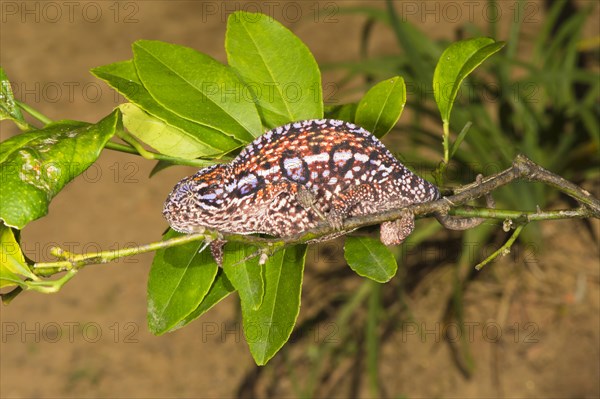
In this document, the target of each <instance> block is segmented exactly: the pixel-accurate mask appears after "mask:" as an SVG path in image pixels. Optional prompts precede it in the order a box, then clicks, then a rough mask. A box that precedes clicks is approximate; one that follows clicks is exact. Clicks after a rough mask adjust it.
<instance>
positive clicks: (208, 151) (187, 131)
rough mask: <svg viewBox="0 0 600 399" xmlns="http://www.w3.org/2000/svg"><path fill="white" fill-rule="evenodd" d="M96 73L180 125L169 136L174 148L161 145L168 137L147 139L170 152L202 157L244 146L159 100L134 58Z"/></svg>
mask: <svg viewBox="0 0 600 399" xmlns="http://www.w3.org/2000/svg"><path fill="white" fill-rule="evenodd" d="M92 73H93V74H94V75H96V76H97V77H99V78H100V79H102V80H104V81H105V82H106V83H108V84H109V85H110V86H111V87H113V88H114V89H115V90H117V91H118V92H119V93H121V94H122V95H123V96H125V98H127V99H128V100H129V101H130V102H132V103H134V104H136V105H138V106H139V107H140V108H142V109H143V110H144V111H146V112H148V113H149V114H150V115H152V116H154V117H156V118H158V119H160V120H162V121H163V122H165V123H167V124H168V125H170V126H173V127H175V128H177V129H179V130H177V131H173V132H171V134H173V135H172V136H170V137H169V138H168V139H169V140H172V141H174V142H176V143H177V145H175V146H173V147H172V148H169V146H166V148H165V149H164V152H163V151H161V150H160V149H159V148H158V147H161V148H162V147H163V145H161V144H164V143H162V141H166V140H165V139H163V138H161V137H157V138H155V140H152V142H147V144H149V145H151V146H153V147H154V148H156V149H157V150H159V151H161V152H163V153H164V154H166V155H170V156H174V157H180V158H184V155H186V154H189V158H198V157H202V156H214V155H220V154H224V153H227V152H230V151H231V150H233V149H235V148H238V147H240V146H241V142H240V141H238V140H236V139H235V138H233V137H231V136H230V135H229V134H226V133H223V132H221V131H219V130H216V129H213V128H211V127H209V126H205V125H201V124H198V123H195V122H192V121H190V120H188V119H185V118H182V117H180V116H179V115H177V114H175V113H173V112H171V111H169V110H168V109H166V108H165V107H163V106H162V105H161V104H159V103H158V102H157V101H156V100H155V99H154V98H152V96H151V95H150V93H148V91H147V90H146V89H145V88H144V86H143V85H142V82H141V81H140V79H139V77H138V75H137V72H136V70H135V66H134V65H133V61H132V60H128V61H122V62H116V63H114V64H109V65H104V66H101V67H98V68H94V69H92ZM140 139H141V138H140ZM161 139H162V140H161ZM154 141H161V143H158V144H157V143H154ZM155 145H156V146H155Z"/></svg>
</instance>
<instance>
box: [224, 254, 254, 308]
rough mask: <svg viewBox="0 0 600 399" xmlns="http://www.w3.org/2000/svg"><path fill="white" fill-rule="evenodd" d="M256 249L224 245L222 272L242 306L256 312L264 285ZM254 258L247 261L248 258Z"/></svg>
mask: <svg viewBox="0 0 600 399" xmlns="http://www.w3.org/2000/svg"><path fill="white" fill-rule="evenodd" d="M256 251H257V249H256V247H253V246H251V245H242V244H239V243H230V244H227V245H225V250H224V253H223V255H224V256H223V270H224V271H225V274H226V275H227V278H228V279H229V281H231V284H232V285H233V286H234V287H235V289H236V290H237V291H238V293H239V295H240V300H241V301H242V303H243V304H244V305H243V306H245V307H247V308H249V309H253V310H256V309H258V308H259V307H260V305H261V303H262V300H263V295H264V285H263V276H262V269H263V267H262V266H261V265H259V264H258V263H259V262H258V261H259V256H257V255H256ZM252 255H254V257H252V258H250V259H247V258H248V257H249V256H252Z"/></svg>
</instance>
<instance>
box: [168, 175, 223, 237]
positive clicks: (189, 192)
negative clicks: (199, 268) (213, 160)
mask: <svg viewBox="0 0 600 399" xmlns="http://www.w3.org/2000/svg"><path fill="white" fill-rule="evenodd" d="M229 180H231V177H230V173H229V167H228V165H227V164H225V165H213V166H209V167H207V168H204V169H200V170H199V171H198V172H197V173H196V174H195V175H193V176H188V177H186V178H184V179H183V180H181V181H180V182H179V183H177V185H176V186H175V187H174V188H173V191H171V193H170V194H169V196H168V197H167V200H166V201H165V205H164V207H163V215H164V217H165V218H166V219H167V221H168V222H169V225H170V226H171V228H173V230H176V231H179V232H182V233H194V232H201V231H203V230H204V228H205V227H209V228H214V227H217V226H219V225H220V222H219V220H220V219H221V218H222V217H223V211H224V209H225V208H226V206H227V204H226V193H225V187H226V185H227V184H229Z"/></svg>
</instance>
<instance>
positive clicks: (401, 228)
mask: <svg viewBox="0 0 600 399" xmlns="http://www.w3.org/2000/svg"><path fill="white" fill-rule="evenodd" d="M414 228H415V217H414V215H413V214H412V213H411V212H409V211H405V212H404V214H403V215H402V217H401V218H400V219H396V220H392V221H390V222H384V223H381V227H380V229H379V238H380V240H381V242H382V243H383V244H384V245H398V244H401V243H402V241H404V240H405V239H406V237H408V236H409V235H410V233H412V231H413V229H414Z"/></svg>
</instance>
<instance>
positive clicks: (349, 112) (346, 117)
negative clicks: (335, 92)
mask: <svg viewBox="0 0 600 399" xmlns="http://www.w3.org/2000/svg"><path fill="white" fill-rule="evenodd" d="M357 108H358V103H348V104H341V105H330V106H326V107H325V118H327V119H339V120H342V121H346V122H350V123H353V122H354V121H355V120H356V109H357Z"/></svg>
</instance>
